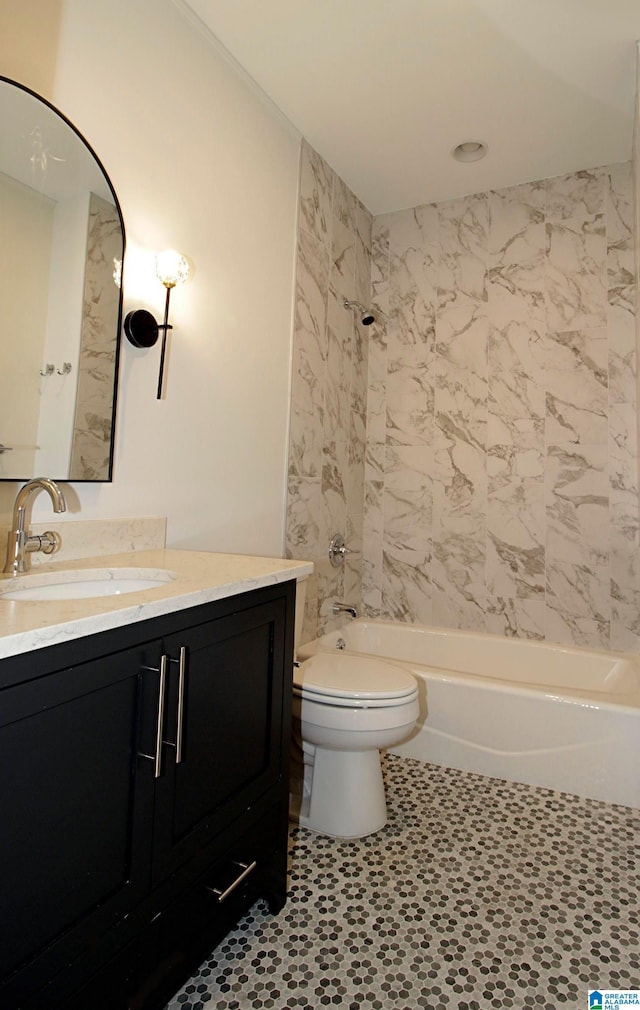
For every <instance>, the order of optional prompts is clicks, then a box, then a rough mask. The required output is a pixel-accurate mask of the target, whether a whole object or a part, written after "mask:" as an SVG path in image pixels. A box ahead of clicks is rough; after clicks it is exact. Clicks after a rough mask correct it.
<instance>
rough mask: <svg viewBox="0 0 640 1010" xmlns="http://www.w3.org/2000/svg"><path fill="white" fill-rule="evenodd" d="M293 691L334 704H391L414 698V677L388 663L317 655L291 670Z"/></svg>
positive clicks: (342, 655) (350, 655)
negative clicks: (412, 696)
mask: <svg viewBox="0 0 640 1010" xmlns="http://www.w3.org/2000/svg"><path fill="white" fill-rule="evenodd" d="M293 685H294V692H295V693H296V694H300V693H301V692H302V691H303V690H304V693H305V695H308V696H309V697H310V698H311V697H314V698H316V699H317V700H318V701H320V700H322V699H323V698H326V699H327V701H328V700H329V699H333V703H334V704H341V703H342V704H348V703H351V704H355V705H358V703H359V702H360V703H364V702H367V703H369V704H371V702H373V703H374V704H375V702H376V701H377V702H384V701H387V702H391V703H392V704H394V702H395V701H396V700H404V699H407V698H408V697H410V696H411V695H415V694H416V693H417V690H418V685H417V682H416V679H415V677H412V675H411V674H410V673H409V672H408V671H407V670H405V669H403V667H401V666H396V665H395V664H393V663H390V662H389V661H388V660H383V659H373V658H371V657H370V656H354V655H353V653H344V652H338V651H336V652H330V653H328V652H324V653H323V652H318V653H316V654H315V655H314V656H311V657H310V658H309V659H307V660H305V662H304V663H301V665H300V666H298V667H295V668H294V671H293Z"/></svg>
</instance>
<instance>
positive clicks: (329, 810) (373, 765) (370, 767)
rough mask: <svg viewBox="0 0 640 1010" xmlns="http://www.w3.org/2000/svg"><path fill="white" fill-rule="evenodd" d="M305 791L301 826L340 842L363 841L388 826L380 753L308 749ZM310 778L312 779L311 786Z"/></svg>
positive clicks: (373, 751)
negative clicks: (339, 839)
mask: <svg viewBox="0 0 640 1010" xmlns="http://www.w3.org/2000/svg"><path fill="white" fill-rule="evenodd" d="M304 763H305V769H304V771H305V776H304V778H305V788H304V793H305V794H306V798H307V799H308V803H304V802H303V803H302V805H301V809H300V813H299V815H298V816H297V818H296V819H297V820H298V823H299V824H301V825H302V826H303V827H305V828H310V829H311V830H312V831H317V832H319V833H320V834H323V835H332V836H334V837H336V838H362V837H363V835H370V834H372V832H374V831H379V830H380V828H382V827H384V825H385V824H386V823H387V804H386V800H385V793H384V782H383V780H382V768H381V767H380V751H378V750H363V751H348V752H345V751H337V750H328V749H326V748H324V747H318V746H316V747H313V748H310V747H307V746H305V755H304ZM309 776H312V778H311V783H309Z"/></svg>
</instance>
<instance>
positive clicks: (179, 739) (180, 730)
mask: <svg viewBox="0 0 640 1010" xmlns="http://www.w3.org/2000/svg"><path fill="white" fill-rule="evenodd" d="M186 678H187V649H186V646H184V645H182V646H180V668H179V672H178V726H177V729H176V764H177V765H179V764H180V762H181V761H182V746H183V741H184V691H185V685H186Z"/></svg>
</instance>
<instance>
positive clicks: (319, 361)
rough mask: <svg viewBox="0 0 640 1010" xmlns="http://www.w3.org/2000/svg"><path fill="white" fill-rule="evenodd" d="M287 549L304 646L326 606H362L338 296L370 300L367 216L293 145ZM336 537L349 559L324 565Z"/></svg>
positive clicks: (361, 349) (346, 359) (358, 462)
mask: <svg viewBox="0 0 640 1010" xmlns="http://www.w3.org/2000/svg"><path fill="white" fill-rule="evenodd" d="M298 220H299V223H298V255H297V270H296V306H295V322H294V346H293V377H292V400H291V424H290V440H289V474H288V504H287V526H286V551H287V555H288V556H289V557H293V558H301V559H304V560H311V561H313V562H314V565H315V571H314V574H313V576H311V577H310V578H309V579H308V580H307V605H306V613H305V625H304V632H303V640H308V639H310V638H313V637H315V635H316V634H317V633H318V632H322V631H324V630H326V629H328V628H330V627H331V626H332V624H333V623H334V620H333V618H332V614H331V604H332V603H333V602H334V601H335V600H339V601H347V602H348V603H350V604H353V605H355V606H360V605H361V599H362V590H361V570H362V568H361V564H362V557H361V553H362V521H363V483H364V448H365V426H366V399H367V331H366V330H365V329H364V328H363V327H362V326H361V325H360V324H359V323H358V322H357V320H356V316H355V313H354V312H353V311H349V310H347V309H345V308H344V305H343V302H344V299H345V298H349V299H357V300H358V301H360V302H363V303H364V304H367V303H368V301H369V295H370V277H371V230H372V217H371V215H370V214H369V212H368V211H367V210H366V208H365V207H364V206H363V205H362V204H361V203H360V201H359V200H358V199H357V198H356V197H355V196H354V194H353V193H352V192H351V191H350V190H349V189H348V188H347V186H345V184H344V183H343V182H342V180H341V179H340V178H339V177H338V176H337V175H336V173H335V172H334V171H333V170H332V169H331V168H330V167H329V166H328V165H327V164H326V162H324V161H323V160H322V158H321V157H320V156H319V155H318V154H317V153H316V152H315V151H314V150H313V149H312V148H311V147H310V146H309V145H308V144H306V143H303V145H302V153H301V180H300V206H299V215H298ZM334 533H342V534H343V535H344V536H345V538H346V541H347V544H348V546H349V548H351V549H352V550H353V552H354V553H353V554H351V555H349V556H348V558H347V561H346V563H345V565H344V566H343V568H342V569H335V568H332V567H331V565H330V563H329V560H328V554H327V551H328V546H329V541H330V539H331V536H332V535H333V534H334Z"/></svg>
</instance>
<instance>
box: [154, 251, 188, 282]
mask: <svg viewBox="0 0 640 1010" xmlns="http://www.w3.org/2000/svg"><path fill="white" fill-rule="evenodd" d="M156 276H157V277H158V280H160V281H162V283H163V284H164V286H165V288H175V286H176V284H183V283H184V282H185V281H186V279H187V277H188V276H189V264H188V263H187V261H186V259H185V258H184V256H182V255H181V254H180V253H179V252H176V250H175V249H165V251H164V252H161V253H158V255H157V256H156Z"/></svg>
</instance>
